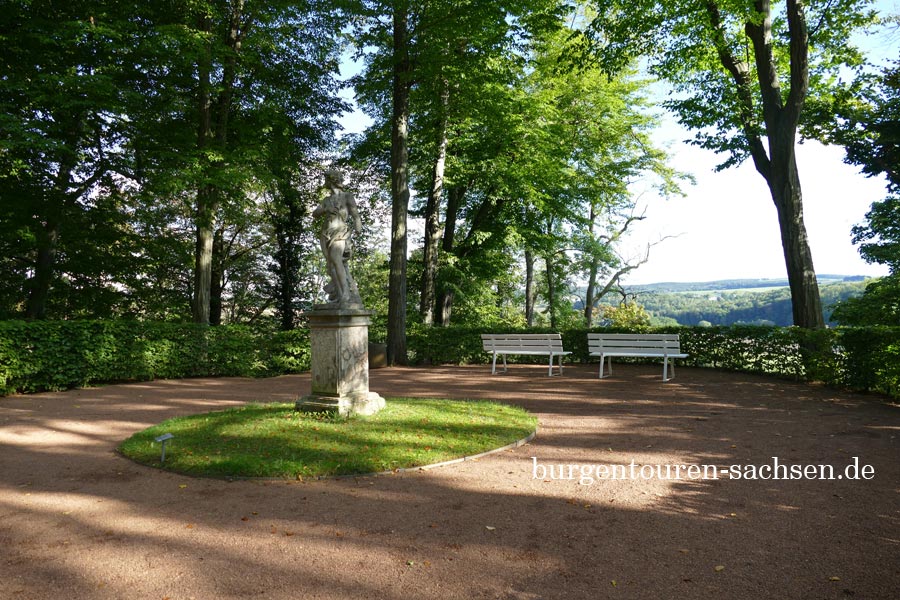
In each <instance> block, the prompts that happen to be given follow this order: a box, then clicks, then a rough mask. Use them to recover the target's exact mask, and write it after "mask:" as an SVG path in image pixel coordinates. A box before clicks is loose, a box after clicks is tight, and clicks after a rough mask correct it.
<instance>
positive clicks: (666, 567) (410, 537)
mask: <svg viewBox="0 0 900 600" xmlns="http://www.w3.org/2000/svg"><path fill="white" fill-rule="evenodd" d="M660 372H661V368H659V367H658V366H652V365H647V366H619V365H616V371H615V377H614V378H611V379H606V380H602V381H600V380H598V379H597V378H596V370H595V367H580V366H575V367H568V368H566V372H565V374H564V376H563V377H560V378H552V379H550V378H547V377H546V370H545V368H544V367H541V366H537V365H535V366H526V365H515V366H512V367H511V369H510V372H509V373H507V374H503V375H496V376H491V375H490V374H489V372H488V370H487V369H486V368H485V367H484V366H473V367H440V368H427V369H412V368H410V369H406V368H392V369H381V370H377V371H373V372H372V378H371V387H372V389H373V390H375V391H378V392H379V393H381V394H382V395H384V396H388V397H390V396H422V397H453V398H494V399H498V400H502V401H505V402H510V403H514V404H518V405H521V406H524V407H526V408H527V409H529V410H531V411H533V412H535V413H536V414H537V415H538V416H539V417H540V429H539V432H538V435H537V437H536V438H535V440H534V441H533V442H532V443H530V444H527V445H525V446H522V447H521V448H517V449H515V450H511V451H504V452H501V453H498V454H494V455H491V456H489V457H486V458H482V459H480V460H477V461H469V462H465V463H460V464H456V465H452V466H447V467H442V468H438V469H434V470H430V471H421V472H412V473H403V474H396V475H389V476H378V477H372V476H369V477H359V478H349V479H337V480H323V481H312V482H302V483H301V482H296V481H294V482H281V481H240V482H231V483H230V482H227V481H220V480H206V479H194V478H190V477H184V476H180V475H174V474H170V473H165V472H162V471H158V470H155V469H151V468H147V467H142V466H139V465H136V464H134V463H132V462H130V461H129V460H127V459H125V458H123V457H121V456H119V455H117V454H116V451H115V449H116V446H117V445H118V444H119V442H121V441H122V440H123V439H125V438H126V437H128V436H129V435H131V434H132V433H134V432H135V431H138V430H140V429H143V428H145V427H147V426H149V425H151V424H154V423H157V422H159V421H162V420H163V419H166V418H169V417H172V416H176V415H182V414H188V413H198V412H203V411H209V410H212V409H220V408H223V407H227V406H234V405H238V404H241V403H244V402H247V401H282V402H283V401H290V400H293V399H295V398H296V397H297V396H300V395H302V394H305V393H308V392H309V388H310V383H309V377H308V376H306V375H298V376H289V377H279V378H275V379H263V380H250V379H193V380H182V381H156V382H152V383H139V384H130V385H112V386H108V387H102V388H95V389H84V390H76V391H70V392H64V393H48V394H39V395H33V396H16V397H10V398H5V399H0V598H2V599H4V600H7V599H18V598H35V599H38V598H53V599H56V598H91V599H93V598H97V599H106V598H110V599H112V598H115V599H119V598H139V599H145V598H149V599H158V600H162V599H164V598H169V599H171V600H181V599H185V600H186V599H189V598H194V599H196V600H200V599H222V598H278V599H282V598H284V599H287V598H304V599H305V598H378V599H396V600H407V599H419V598H423V599H426V598H427V599H431V598H441V599H450V598H466V599H468V598H504V599H506V598H509V599H537V598H590V599H594V598H661V599H667V598H703V599H709V600H712V599H719V598H723V599H744V598H746V599H751V598H752V599H758V598H816V599H819V598H865V599H871V598H898V597H900V502H898V493H900V476H898V475H900V461H898V458H900V453H898V435H900V410H898V407H897V406H896V405H889V404H887V403H886V402H884V401H883V399H879V398H877V397H871V396H860V395H854V394H848V393H842V392H837V391H834V390H830V389H827V388H823V387H817V386H806V385H799V384H793V383H790V382H784V381H780V380H776V379H770V378H765V377H757V376H751V375H746V374H731V373H719V372H715V371H708V370H698V369H681V368H679V370H678V378H677V379H675V380H674V381H672V382H669V383H662V382H660V381H659V377H660ZM531 457H536V458H537V461H538V463H539V465H540V466H549V465H554V466H559V465H568V464H575V465H589V466H594V467H596V466H599V465H613V464H623V465H630V464H631V461H635V464H636V465H638V468H639V466H640V465H656V464H661V465H665V464H686V465H693V464H697V465H704V464H707V465H717V466H719V467H724V468H727V467H728V466H729V465H732V464H734V465H741V467H742V468H744V465H766V464H769V465H771V464H772V461H773V459H772V457H778V460H779V461H781V462H782V463H784V464H789V465H806V464H825V465H833V466H834V467H835V473H836V474H842V473H843V469H844V467H845V466H846V465H848V464H852V463H853V461H854V457H858V461H859V464H860V465H871V466H872V467H873V468H874V478H872V479H869V480H848V479H846V478H844V479H841V480H838V479H835V480H778V481H775V480H765V481H763V480H756V481H748V480H736V479H730V478H729V477H728V476H727V475H726V476H724V477H720V478H718V479H715V480H712V479H707V480H693V481H692V480H680V481H673V480H661V479H658V478H654V479H648V480H642V479H637V480H605V481H600V482H596V483H594V484H593V485H582V484H580V483H579V482H578V481H574V480H559V479H551V478H549V477H548V478H541V477H538V478H534V477H533V475H534V474H535V473H534V471H535V468H534V463H533V460H532V458H531ZM538 475H540V469H538ZM575 475H576V476H577V475H578V474H577V473H576V474H575Z"/></svg>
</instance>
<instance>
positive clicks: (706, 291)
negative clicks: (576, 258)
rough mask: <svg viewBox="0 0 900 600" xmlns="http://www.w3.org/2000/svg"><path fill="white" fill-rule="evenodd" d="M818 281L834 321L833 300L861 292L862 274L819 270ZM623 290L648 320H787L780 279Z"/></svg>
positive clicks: (787, 322) (828, 314)
mask: <svg viewBox="0 0 900 600" xmlns="http://www.w3.org/2000/svg"><path fill="white" fill-rule="evenodd" d="M819 285H820V292H821V296H822V306H823V312H824V313H825V320H826V322H828V323H829V324H831V325H834V324H835V323H834V322H833V321H831V311H832V308H833V306H834V304H836V303H837V302H839V301H841V300H846V299H847V298H850V297H853V296H859V295H861V294H862V293H863V290H864V289H865V287H866V282H865V278H864V277H857V276H853V277H844V276H839V275H824V276H820V277H819ZM780 286H784V287H780ZM626 292H627V294H628V297H629V299H631V298H633V299H634V300H635V301H636V302H637V303H638V304H641V305H643V306H644V308H645V309H646V310H647V312H648V313H649V314H650V316H651V318H652V320H653V323H654V325H674V324H675V322H677V323H678V324H679V325H699V324H700V323H701V321H706V322H708V323H710V324H712V325H733V324H735V323H754V324H761V325H781V326H788V325H791V324H792V323H793V317H792V313H791V294H790V290H789V289H788V288H787V281H785V280H766V279H739V280H723V281H714V282H700V283H697V282H695V283H657V284H650V285H643V286H631V287H628V288H627V289H626ZM673 321H674V322H673Z"/></svg>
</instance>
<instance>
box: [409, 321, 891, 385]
mask: <svg viewBox="0 0 900 600" xmlns="http://www.w3.org/2000/svg"><path fill="white" fill-rule="evenodd" d="M549 331H550V330H549V329H545V328H531V329H512V328H505V329H502V330H501V329H498V330H495V329H489V328H474V327H434V328H421V329H417V330H415V331H414V332H413V333H412V334H411V335H410V337H409V340H408V346H409V349H410V353H411V354H412V358H413V360H414V361H415V362H417V363H420V364H441V363H453V364H477V363H485V362H488V361H489V360H490V355H489V354H488V353H486V352H484V351H483V350H482V344H481V337H480V334H482V333H546V332H549ZM589 331H591V332H606V333H634V331H630V332H629V331H628V330H623V329H614V328H595V329H590V330H588V329H570V330H563V331H561V332H560V334H561V335H562V339H563V346H564V347H565V349H566V350H569V351H571V352H572V355H571V356H570V357H569V358H570V359H571V360H572V361H575V362H582V363H586V362H591V361H592V360H593V361H596V360H597V358H596V357H590V356H589V352H588V345H587V334H588V332H589ZM641 333H677V334H679V336H680V339H681V348H682V351H683V352H685V353H687V354H689V355H690V356H689V357H688V358H686V359H679V364H684V365H687V366H695V367H712V368H716V369H725V370H729V371H743V372H749V373H764V374H769V375H778V376H780V377H788V378H791V379H796V380H802V381H822V382H824V383H827V384H829V385H833V386H837V387H845V388H850V389H856V390H866V391H877V392H882V393H885V394H889V395H891V396H894V397H900V328H896V327H893V328H892V327H841V328H836V329H821V330H807V329H800V328H798V327H762V326H756V325H733V326H730V327H659V328H652V329H645V330H642V331H641ZM508 359H509V361H511V362H522V363H536V362H541V361H542V360H543V359H541V358H540V357H533V356H530V357H529V356H509V357H508ZM623 360H638V361H640V360H641V359H623Z"/></svg>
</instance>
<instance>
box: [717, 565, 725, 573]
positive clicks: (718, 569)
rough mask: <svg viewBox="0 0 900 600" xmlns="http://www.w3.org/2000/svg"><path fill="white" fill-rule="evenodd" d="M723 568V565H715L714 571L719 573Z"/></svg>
mask: <svg viewBox="0 0 900 600" xmlns="http://www.w3.org/2000/svg"><path fill="white" fill-rule="evenodd" d="M724 570H725V565H716V573H721V572H722V571H724Z"/></svg>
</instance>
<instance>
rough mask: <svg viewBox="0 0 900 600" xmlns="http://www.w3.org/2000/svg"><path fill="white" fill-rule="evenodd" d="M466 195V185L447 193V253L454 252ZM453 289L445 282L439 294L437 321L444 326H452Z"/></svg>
mask: <svg viewBox="0 0 900 600" xmlns="http://www.w3.org/2000/svg"><path fill="white" fill-rule="evenodd" d="M465 195H466V189H465V188H464V187H459V186H457V187H452V188H450V190H449V191H448V193H447V214H446V216H445V218H444V235H443V238H442V240H441V251H442V252H444V253H445V254H448V253H450V252H453V244H454V242H455V240H456V217H457V215H458V214H459V209H460V207H461V206H462V201H463V198H464V197H465ZM453 298H454V293H453V290H452V289H450V287H449V286H448V285H447V284H446V283H445V284H444V285H443V286H442V287H441V288H440V289H439V290H438V294H437V315H435V316H436V317H437V323H438V325H440V326H442V327H449V326H450V316H451V313H452V312H453Z"/></svg>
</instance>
